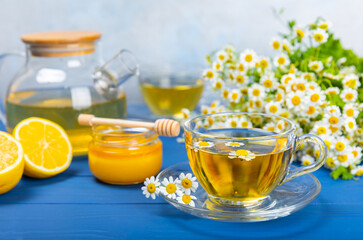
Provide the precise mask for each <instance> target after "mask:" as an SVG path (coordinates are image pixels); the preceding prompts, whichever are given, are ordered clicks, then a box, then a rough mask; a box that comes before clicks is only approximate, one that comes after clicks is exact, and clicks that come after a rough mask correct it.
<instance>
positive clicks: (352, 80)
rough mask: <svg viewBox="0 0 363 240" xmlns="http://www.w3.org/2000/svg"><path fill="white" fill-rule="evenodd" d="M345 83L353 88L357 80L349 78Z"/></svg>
mask: <svg viewBox="0 0 363 240" xmlns="http://www.w3.org/2000/svg"><path fill="white" fill-rule="evenodd" d="M345 85H347V86H348V87H351V88H355V86H356V85H357V81H356V80H355V79H350V80H349V81H347V82H346V83H345Z"/></svg>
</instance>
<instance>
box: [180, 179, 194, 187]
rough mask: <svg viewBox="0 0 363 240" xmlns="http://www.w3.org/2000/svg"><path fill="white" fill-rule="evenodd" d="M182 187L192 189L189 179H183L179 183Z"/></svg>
mask: <svg viewBox="0 0 363 240" xmlns="http://www.w3.org/2000/svg"><path fill="white" fill-rule="evenodd" d="M181 184H182V186H183V187H184V188H191V187H192V181H190V179H188V178H184V179H183V180H182V182H181Z"/></svg>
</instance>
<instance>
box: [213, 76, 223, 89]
mask: <svg viewBox="0 0 363 240" xmlns="http://www.w3.org/2000/svg"><path fill="white" fill-rule="evenodd" d="M212 86H213V88H215V89H219V90H220V89H222V88H223V87H224V82H223V81H222V80H221V79H220V78H216V79H213V80H212Z"/></svg>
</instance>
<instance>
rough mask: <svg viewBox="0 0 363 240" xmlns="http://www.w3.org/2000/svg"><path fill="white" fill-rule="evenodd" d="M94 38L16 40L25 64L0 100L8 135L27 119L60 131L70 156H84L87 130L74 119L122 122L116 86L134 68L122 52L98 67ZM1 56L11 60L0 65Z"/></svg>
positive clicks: (67, 35)
mask: <svg viewBox="0 0 363 240" xmlns="http://www.w3.org/2000/svg"><path fill="white" fill-rule="evenodd" d="M100 37H101V33H99V32H95V31H68V32H44V33H33V34H27V35H23V36H22V38H21V39H22V41H23V42H24V43H25V46H26V53H25V63H24V65H23V66H22V68H21V69H20V70H19V71H18V72H17V74H16V75H15V77H14V78H13V79H12V81H11V82H10V84H9V86H7V92H6V96H5V97H3V99H5V113H6V114H5V117H4V116H3V117H2V118H0V119H3V120H5V122H6V127H7V130H8V131H9V132H11V131H12V130H13V129H14V127H15V126H16V124H18V123H19V122H20V121H22V120H23V119H26V118H28V117H41V118H45V119H48V120H51V121H54V122H56V123H58V124H59V125H60V126H62V127H63V128H64V129H65V130H66V132H67V134H68V136H69V138H70V141H71V143H72V147H73V154H74V155H85V154H87V150H88V143H89V142H90V140H91V139H92V137H91V129H90V127H85V126H80V125H79V124H78V122H77V117H78V115H79V114H81V113H92V114H94V115H96V116H100V117H111V118H124V117H125V116H126V97H125V92H124V91H123V89H122V86H121V85H122V83H123V82H124V81H126V80H127V79H129V78H130V77H132V76H135V75H138V69H139V67H138V64H137V62H136V60H135V58H134V56H133V55H132V54H131V53H130V52H129V51H127V50H121V51H120V52H119V53H118V54H117V55H116V56H114V57H113V58H112V59H111V60H109V61H108V62H106V63H104V62H103V61H102V58H101V55H100V51H99V49H98V48H99V39H100ZM7 56H12V54H4V55H0V60H2V59H4V57H7ZM103 63H104V64H103ZM4 87H6V86H4ZM0 109H1V108H0ZM2 114H3V115H4V112H3V113H2ZM0 115H1V114H0Z"/></svg>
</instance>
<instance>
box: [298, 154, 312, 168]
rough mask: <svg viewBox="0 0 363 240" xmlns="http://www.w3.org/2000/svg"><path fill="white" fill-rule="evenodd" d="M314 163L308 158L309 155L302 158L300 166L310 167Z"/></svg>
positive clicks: (310, 157)
mask: <svg viewBox="0 0 363 240" xmlns="http://www.w3.org/2000/svg"><path fill="white" fill-rule="evenodd" d="M314 162H315V159H314V158H313V157H312V156H310V155H307V154H306V155H304V156H303V157H302V158H301V163H302V165H304V166H307V165H311V164H313V163H314Z"/></svg>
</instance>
